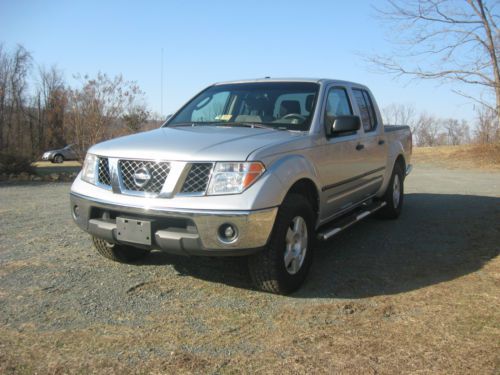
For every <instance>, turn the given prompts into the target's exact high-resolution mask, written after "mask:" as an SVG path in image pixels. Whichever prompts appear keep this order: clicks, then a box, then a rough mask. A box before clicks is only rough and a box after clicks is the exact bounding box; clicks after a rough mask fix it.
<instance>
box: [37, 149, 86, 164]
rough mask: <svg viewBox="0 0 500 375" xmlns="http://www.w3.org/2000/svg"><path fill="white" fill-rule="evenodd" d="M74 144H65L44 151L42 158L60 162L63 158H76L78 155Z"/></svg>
mask: <svg viewBox="0 0 500 375" xmlns="http://www.w3.org/2000/svg"><path fill="white" fill-rule="evenodd" d="M74 147H75V145H74V144H71V145H67V146H65V147H63V148H60V149H57V150H50V151H46V152H44V154H43V156H42V160H50V161H51V162H52V163H62V162H64V161H65V160H77V159H78V156H77V154H76V151H75V149H74Z"/></svg>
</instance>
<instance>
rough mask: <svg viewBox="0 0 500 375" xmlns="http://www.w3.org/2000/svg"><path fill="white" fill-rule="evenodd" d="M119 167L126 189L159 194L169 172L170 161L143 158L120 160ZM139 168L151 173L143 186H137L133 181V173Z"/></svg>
mask: <svg viewBox="0 0 500 375" xmlns="http://www.w3.org/2000/svg"><path fill="white" fill-rule="evenodd" d="M119 168H120V173H121V176H122V180H123V185H124V186H125V189H126V190H131V191H142V192H145V193H155V194H159V193H160V192H161V189H162V187H163V184H164V183H165V180H166V179H167V176H168V173H169V172H170V163H168V162H156V161H143V160H120V161H119ZM140 168H146V169H147V170H148V171H149V174H150V175H151V179H150V180H149V181H148V182H147V183H146V184H145V185H144V186H138V185H137V184H136V183H135V181H134V174H135V173H136V172H137V171H138V170H139V169H140Z"/></svg>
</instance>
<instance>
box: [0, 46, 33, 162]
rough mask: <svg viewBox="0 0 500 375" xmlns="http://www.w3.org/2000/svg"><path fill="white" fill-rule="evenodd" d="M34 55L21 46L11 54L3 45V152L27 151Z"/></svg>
mask: <svg viewBox="0 0 500 375" xmlns="http://www.w3.org/2000/svg"><path fill="white" fill-rule="evenodd" d="M31 63H32V59H31V55H30V53H29V52H28V51H26V49H24V47H22V46H17V48H16V49H15V50H14V52H13V53H11V54H9V53H8V52H7V51H5V50H4V48H3V46H2V45H0V148H1V149H2V151H7V152H9V151H12V150H17V151H18V152H23V151H25V147H24V146H25V140H26V132H25V130H27V124H28V122H27V115H26V110H27V108H26V102H27V94H26V92H27V87H28V81H27V76H28V73H29V71H30V68H31Z"/></svg>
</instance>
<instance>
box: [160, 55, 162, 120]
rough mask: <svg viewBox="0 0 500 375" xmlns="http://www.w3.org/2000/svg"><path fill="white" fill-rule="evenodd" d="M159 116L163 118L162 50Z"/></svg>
mask: <svg viewBox="0 0 500 375" xmlns="http://www.w3.org/2000/svg"><path fill="white" fill-rule="evenodd" d="M160 86H161V90H160V116H161V117H163V48H162V49H161V77H160Z"/></svg>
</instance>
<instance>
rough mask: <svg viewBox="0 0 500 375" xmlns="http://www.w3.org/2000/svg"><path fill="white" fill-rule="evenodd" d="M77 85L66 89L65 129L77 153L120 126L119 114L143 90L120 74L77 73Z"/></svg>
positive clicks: (134, 100) (132, 106) (121, 113)
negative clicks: (68, 89)
mask: <svg viewBox="0 0 500 375" xmlns="http://www.w3.org/2000/svg"><path fill="white" fill-rule="evenodd" d="M77 78H78V79H80V81H81V83H82V88H81V89H74V90H71V91H70V104H69V118H68V121H67V124H66V126H67V131H68V132H72V135H73V139H74V142H75V143H76V144H77V146H78V147H77V149H78V151H79V153H80V157H81V158H83V156H84V154H85V152H86V150H87V149H88V148H89V147H90V146H91V145H93V144H95V143H97V142H99V141H102V140H104V139H106V138H108V137H109V136H110V135H111V134H112V133H113V129H114V128H117V127H120V126H121V123H120V121H122V120H121V119H122V116H123V115H125V114H127V109H129V108H134V103H135V102H136V101H137V99H138V98H139V97H142V95H143V93H142V91H141V90H140V89H139V87H138V86H137V85H136V84H135V82H131V81H125V80H124V79H123V77H122V76H121V75H119V76H116V77H114V78H109V77H108V76H107V75H106V74H102V73H98V74H97V77H95V78H89V77H88V76H84V77H77Z"/></svg>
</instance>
